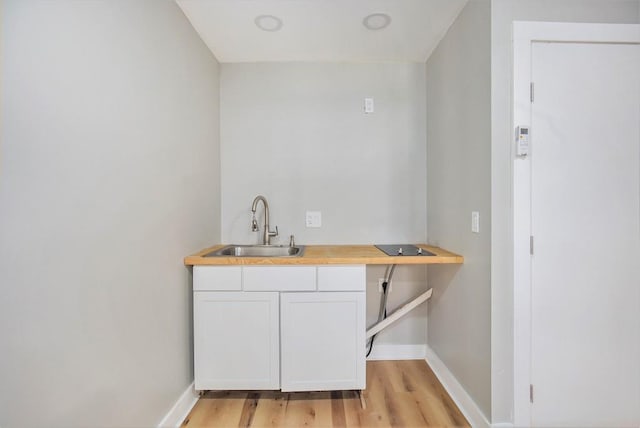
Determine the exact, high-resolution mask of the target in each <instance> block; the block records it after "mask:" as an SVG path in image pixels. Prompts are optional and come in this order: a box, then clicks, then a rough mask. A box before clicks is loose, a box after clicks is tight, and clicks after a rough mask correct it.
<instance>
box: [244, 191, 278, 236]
mask: <svg viewBox="0 0 640 428" xmlns="http://www.w3.org/2000/svg"><path fill="white" fill-rule="evenodd" d="M260 201H262V203H263V204H264V226H263V227H262V245H271V237H272V236H278V226H276V231H275V232H272V231H270V230H269V204H268V203H267V199H266V198H265V197H264V196H262V195H258V196H256V197H255V199H254V200H253V204H251V212H252V213H253V218H252V219H251V231H253V232H257V231H258V230H259V229H258V222H257V221H256V209H257V208H258V202H260Z"/></svg>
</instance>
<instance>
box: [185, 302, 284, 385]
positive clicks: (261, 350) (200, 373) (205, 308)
mask: <svg viewBox="0 0 640 428" xmlns="http://www.w3.org/2000/svg"><path fill="white" fill-rule="evenodd" d="M279 318H280V316H279V304H278V293H276V292H267V293H243V292H215V291H197V292H194V297H193V319H194V325H193V331H194V340H193V344H194V352H193V356H194V375H195V389H197V390H209V389H279V388H280V359H279V351H280V349H279V348H280V343H279V334H278V327H279V324H280V319H279Z"/></svg>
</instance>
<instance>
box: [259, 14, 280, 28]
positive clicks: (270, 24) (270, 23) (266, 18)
mask: <svg viewBox="0 0 640 428" xmlns="http://www.w3.org/2000/svg"><path fill="white" fill-rule="evenodd" d="M254 22H255V23H256V26H257V27H258V28H259V29H261V30H263V31H278V30H279V29H281V28H282V19H280V18H278V17H277V16H273V15H258V16H256V19H255V21H254Z"/></svg>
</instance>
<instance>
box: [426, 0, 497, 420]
mask: <svg viewBox="0 0 640 428" xmlns="http://www.w3.org/2000/svg"><path fill="white" fill-rule="evenodd" d="M490 9H491V5H490V2H489V1H488V0H472V1H470V2H469V3H468V4H467V5H466V6H465V8H464V9H463V10H462V12H461V14H460V15H459V16H458V18H457V19H456V21H455V22H454V23H453V25H452V26H451V28H449V31H448V32H447V34H446V35H445V37H444V39H443V40H442V41H441V42H440V44H439V45H438V47H437V48H436V50H435V51H434V52H433V54H432V55H431V56H430V57H429V59H428V61H427V68H426V75H427V159H428V162H427V187H428V190H427V195H428V199H427V219H428V231H429V243H432V244H434V245H439V246H442V247H445V248H447V249H449V250H451V251H454V252H457V253H460V254H463V255H464V257H465V263H464V265H462V266H437V267H433V268H429V269H428V280H429V284H430V285H431V286H432V287H433V290H434V292H433V297H432V298H431V300H430V301H429V329H428V345H429V347H430V348H431V349H432V350H433V351H435V353H436V354H438V356H439V357H440V359H441V360H442V361H443V362H444V363H445V364H446V365H447V368H448V369H449V370H450V371H451V372H452V373H453V375H454V376H455V377H456V378H457V380H458V381H459V382H460V383H461V384H462V385H463V387H464V388H465V389H466V391H467V392H468V393H469V395H470V396H471V397H472V398H473V400H474V401H475V402H476V404H477V405H478V406H479V407H480V409H481V410H482V411H483V412H484V414H485V415H487V416H489V415H490V412H491V372H490V368H491V364H490V363H491V352H490V351H491V350H490V343H491V323H490V321H491V306H490V297H491V277H490V262H491V260H490V251H491V222H490V218H491V204H490V202H491V181H490V176H491V158H490V148H491V123H490V119H491V115H490V112H491V86H490V85H491V75H490V73H491V69H490V58H491V55H490V52H491V50H490V49H491V42H490V31H491V22H490V18H491V11H490ZM472 211H478V212H479V213H480V233H477V234H476V233H472V232H471V212H472Z"/></svg>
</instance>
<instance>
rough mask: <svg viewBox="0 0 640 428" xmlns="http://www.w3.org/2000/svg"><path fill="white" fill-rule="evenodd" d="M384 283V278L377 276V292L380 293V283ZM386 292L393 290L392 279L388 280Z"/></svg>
mask: <svg viewBox="0 0 640 428" xmlns="http://www.w3.org/2000/svg"><path fill="white" fill-rule="evenodd" d="M383 283H384V278H378V292H379V293H382V284H383ZM388 287H389V289H388V292H389V293H391V291H393V281H389V285H388Z"/></svg>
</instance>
